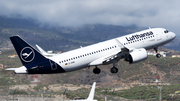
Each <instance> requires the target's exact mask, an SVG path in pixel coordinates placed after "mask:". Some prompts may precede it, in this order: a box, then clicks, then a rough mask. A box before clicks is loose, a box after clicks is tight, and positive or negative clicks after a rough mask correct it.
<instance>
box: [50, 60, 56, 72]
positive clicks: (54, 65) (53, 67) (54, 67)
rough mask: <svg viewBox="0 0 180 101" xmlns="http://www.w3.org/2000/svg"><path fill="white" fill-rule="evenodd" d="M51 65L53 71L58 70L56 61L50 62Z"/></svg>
mask: <svg viewBox="0 0 180 101" xmlns="http://www.w3.org/2000/svg"><path fill="white" fill-rule="evenodd" d="M49 62H50V64H51V70H56V69H57V64H56V63H55V62H54V61H51V60H49Z"/></svg>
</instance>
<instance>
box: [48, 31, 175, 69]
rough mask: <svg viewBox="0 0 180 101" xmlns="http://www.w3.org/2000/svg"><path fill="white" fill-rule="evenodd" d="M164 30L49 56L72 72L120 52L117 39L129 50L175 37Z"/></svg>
mask: <svg viewBox="0 0 180 101" xmlns="http://www.w3.org/2000/svg"><path fill="white" fill-rule="evenodd" d="M164 31H166V29H164V28H153V29H147V30H144V31H140V32H136V33H133V34H129V35H125V36H122V37H118V38H114V39H111V40H107V41H104V42H99V43H97V44H93V45H90V46H86V47H82V48H79V49H75V50H72V51H68V52H65V53H62V54H59V55H57V56H53V57H48V58H49V59H52V60H53V61H55V62H56V63H57V64H59V65H60V66H61V67H62V68H63V69H64V70H65V71H66V72H70V71H74V70H78V69H82V68H85V67H88V66H92V65H93V64H92V65H91V63H92V62H93V61H94V60H97V59H100V58H102V57H106V56H110V55H113V54H116V53H118V52H120V51H121V49H120V47H119V46H118V43H117V42H116V40H118V41H119V42H120V43H122V44H123V45H124V46H125V47H126V48H128V49H129V50H133V49H139V48H145V49H146V50H147V49H152V48H157V47H158V46H161V45H164V44H166V43H168V42H170V41H172V40H173V39H174V38H175V34H174V33H173V32H168V33H165V32H164ZM151 32H152V33H151Z"/></svg>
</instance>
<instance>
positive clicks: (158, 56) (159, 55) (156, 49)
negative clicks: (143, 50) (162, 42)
mask: <svg viewBox="0 0 180 101" xmlns="http://www.w3.org/2000/svg"><path fill="white" fill-rule="evenodd" d="M154 50H155V51H156V53H157V54H156V57H157V58H160V57H161V54H159V53H158V48H154Z"/></svg>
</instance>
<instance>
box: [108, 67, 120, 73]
mask: <svg viewBox="0 0 180 101" xmlns="http://www.w3.org/2000/svg"><path fill="white" fill-rule="evenodd" d="M110 71H111V73H117V72H118V68H116V67H112V68H111V70H110Z"/></svg>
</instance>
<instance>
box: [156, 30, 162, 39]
mask: <svg viewBox="0 0 180 101" xmlns="http://www.w3.org/2000/svg"><path fill="white" fill-rule="evenodd" d="M156 39H157V41H160V40H161V39H162V38H161V32H159V31H157V32H156Z"/></svg>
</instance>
